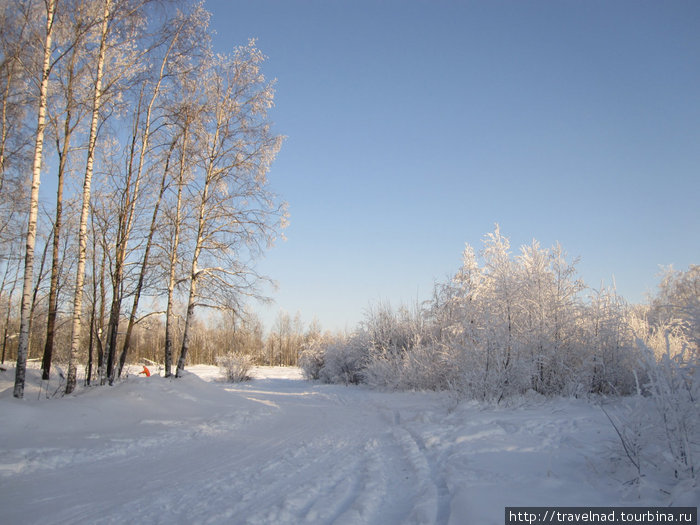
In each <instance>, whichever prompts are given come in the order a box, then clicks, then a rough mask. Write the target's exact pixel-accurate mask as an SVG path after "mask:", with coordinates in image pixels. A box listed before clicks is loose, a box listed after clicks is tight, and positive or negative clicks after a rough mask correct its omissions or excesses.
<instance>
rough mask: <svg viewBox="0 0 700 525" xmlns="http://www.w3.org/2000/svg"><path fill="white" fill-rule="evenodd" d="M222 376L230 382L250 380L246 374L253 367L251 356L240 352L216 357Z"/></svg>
mask: <svg viewBox="0 0 700 525" xmlns="http://www.w3.org/2000/svg"><path fill="white" fill-rule="evenodd" d="M216 364H217V365H219V370H220V372H221V375H222V377H224V378H225V380H226V381H228V382H230V383H239V382H241V381H248V380H250V376H249V375H248V374H249V372H250V370H251V368H252V367H253V357H252V356H250V355H247V354H241V353H236V352H233V353H229V354H226V355H222V356H219V357H217V358H216Z"/></svg>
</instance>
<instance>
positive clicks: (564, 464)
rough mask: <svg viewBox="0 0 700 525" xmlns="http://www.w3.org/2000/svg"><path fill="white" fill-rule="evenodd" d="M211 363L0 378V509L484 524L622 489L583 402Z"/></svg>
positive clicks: (37, 515)
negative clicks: (83, 379) (357, 383)
mask: <svg viewBox="0 0 700 525" xmlns="http://www.w3.org/2000/svg"><path fill="white" fill-rule="evenodd" d="M211 370H212V369H211V368H204V367H195V368H194V371H195V372H196V373H197V374H198V375H199V376H201V377H203V378H204V379H205V380H208V382H206V381H203V380H202V379H200V377H197V376H195V375H194V374H190V375H188V376H187V377H185V378H183V379H181V380H166V379H163V378H160V377H155V376H154V377H151V378H148V379H146V378H130V379H129V380H128V381H126V382H124V383H122V384H120V385H118V386H116V387H114V388H100V389H92V390H90V391H86V392H83V393H82V394H80V395H77V396H74V397H71V398H65V399H62V400H48V401H47V400H44V401H36V400H34V401H32V400H26V401H23V402H17V401H15V400H11V399H10V398H9V394H8V393H7V392H4V393H3V394H2V397H0V410H2V412H0V413H1V414H2V418H3V425H4V426H3V429H2V430H0V438H2V443H3V447H2V449H0V509H2V510H0V522H2V523H8V524H15V523H17V524H19V523H22V524H30V523H41V524H47V523H123V522H125V521H131V522H134V521H135V522H142V523H168V524H170V523H188V524H189V523H241V524H273V523H274V524H296V523H313V524H316V523H321V524H322V523H337V524H392V523H425V524H447V523H482V524H488V523H502V522H503V508H504V506H506V505H611V504H620V503H621V501H622V500H621V499H620V498H623V495H622V494H620V489H619V487H620V486H621V483H620V482H619V480H613V479H609V472H606V471H605V469H608V470H609V469H610V468H611V461H610V459H609V458H608V457H606V458H602V459H601V451H606V450H607V451H608V452H609V451H610V450H612V449H613V445H614V441H613V436H612V434H611V432H612V431H611V429H610V428H609V425H608V424H607V422H606V421H605V420H604V416H603V415H602V413H600V411H599V410H597V409H595V408H594V407H591V406H590V405H587V404H585V403H582V402H575V401H570V400H562V401H558V402H543V401H541V400H539V401H533V403H532V404H531V406H522V407H520V408H512V409H504V410H500V409H495V410H493V409H491V410H484V408H483V407H480V406H478V405H476V404H462V405H459V406H457V405H456V404H455V403H453V402H451V401H450V398H449V397H448V396H447V395H443V394H425V393H403V394H399V393H380V392H373V391H370V390H367V389H364V388H359V387H341V386H331V385H318V384H314V383H309V382H306V381H302V380H300V377H299V375H298V371H297V370H291V371H290V370H289V369H287V370H284V371H281V372H280V371H279V369H277V370H276V369H272V370H270V369H267V370H264V377H261V378H259V379H256V380H254V381H252V382H250V383H246V384H242V385H228V384H225V383H220V382H218V381H212V374H211ZM6 423H8V424H7V425H6ZM606 480H607V481H606ZM616 494H617V495H616ZM638 503H639V502H638ZM646 504H651V503H646Z"/></svg>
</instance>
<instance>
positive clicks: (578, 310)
mask: <svg viewBox="0 0 700 525" xmlns="http://www.w3.org/2000/svg"><path fill="white" fill-rule="evenodd" d="M576 263H577V260H572V259H570V258H568V257H567V255H566V253H565V252H564V250H563V248H562V247H561V246H560V245H558V244H557V245H555V246H553V247H551V248H548V249H547V248H543V247H541V246H540V244H539V243H538V242H537V241H534V240H533V241H532V243H531V244H529V245H525V246H522V247H521V248H520V251H519V253H517V254H513V253H512V251H511V247H510V241H509V239H508V238H507V237H506V236H504V235H503V234H502V233H501V231H500V229H499V228H498V226H496V228H495V230H494V231H493V232H491V233H488V234H487V235H486V236H485V237H484V239H483V244H482V248H481V249H480V250H479V251H478V252H477V251H476V250H474V248H472V247H471V246H470V245H467V246H466V248H465V250H464V253H463V256H462V265H461V267H460V268H459V270H458V271H457V272H456V273H455V274H454V276H453V277H452V278H451V279H449V280H448V281H446V282H441V283H437V284H436V286H435V288H434V293H433V297H432V299H430V300H428V301H426V302H425V303H423V304H419V305H416V306H415V307H414V308H407V307H401V308H399V309H398V310H395V309H393V308H392V307H391V306H390V305H388V304H380V305H379V306H377V307H375V308H374V309H372V310H370V311H369V312H368V313H367V315H366V317H365V320H364V321H363V322H362V323H361V324H360V325H359V326H358V327H357V328H356V330H355V331H354V332H352V333H351V334H349V335H344V336H334V337H328V336H323V335H319V337H318V338H317V339H315V340H313V341H312V342H311V344H310V345H308V346H307V347H306V348H305V350H304V353H303V354H302V356H301V359H300V364H301V366H302V368H303V369H304V371H305V373H306V375H307V377H309V378H312V379H321V380H323V381H326V382H331V383H335V382H340V383H366V384H369V385H373V386H377V387H381V388H389V389H418V390H454V391H458V392H460V393H461V394H462V395H464V396H465V397H468V398H472V399H478V400H483V401H500V400H502V399H504V398H508V397H512V396H516V395H522V394H525V393H527V392H529V391H534V392H536V393H537V394H541V395H548V396H551V395H573V396H584V395H589V394H603V395H620V394H623V395H624V394H630V393H634V392H636V391H638V389H640V388H641V387H642V386H643V384H644V383H645V381H646V379H645V378H646V376H647V375H648V373H649V367H648V366H647V364H648V359H647V358H646V355H647V353H648V351H649V350H650V351H651V352H652V354H653V357H654V359H655V360H657V361H661V360H662V358H664V356H666V357H668V358H669V359H671V360H673V361H674V362H675V363H676V364H677V365H678V366H679V367H680V369H682V370H686V371H688V370H690V371H693V373H692V374H691V376H692V377H695V376H694V374H695V372H694V371H695V370H696V369H697V367H698V363H699V361H700V266H698V265H691V266H690V267H689V268H688V270H687V271H674V270H672V269H669V270H668V271H667V273H666V274H665V275H664V277H663V279H662V281H661V283H660V285H659V291H658V293H657V294H656V295H655V296H654V297H653V298H651V300H650V302H649V304H646V305H632V304H629V303H627V302H626V301H625V300H624V298H622V297H620V296H619V295H618V294H617V293H616V292H615V290H614V289H610V288H601V289H597V290H596V289H591V288H588V287H587V286H586V285H585V283H584V282H583V280H582V279H581V278H580V277H579V276H578V271H577V269H576ZM684 373H685V372H684ZM691 383H693V384H694V385H695V386H694V387H693V388H694V389H697V387H698V385H699V384H700V382H699V381H697V379H694V380H693V381H691Z"/></svg>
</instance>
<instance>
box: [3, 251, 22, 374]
mask: <svg viewBox="0 0 700 525" xmlns="http://www.w3.org/2000/svg"><path fill="white" fill-rule="evenodd" d="M11 258H12V254H10V257H9V258H8V261H7V268H8V269H9V267H10V259H11ZM17 263H18V264H17V270H16V272H15V279H14V280H13V281H12V287H11V288H10V293H9V295H8V296H7V315H6V316H5V329H4V330H3V334H2V364H5V353H6V351H7V337H8V334H7V332H8V331H9V329H10V313H11V311H12V296H13V295H14V294H15V288H16V287H17V281H18V279H17V277H18V276H19V269H20V264H21V259H17ZM5 274H7V270H6V271H5ZM3 281H4V279H3ZM3 288H4V287H3Z"/></svg>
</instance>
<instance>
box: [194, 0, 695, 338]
mask: <svg viewBox="0 0 700 525" xmlns="http://www.w3.org/2000/svg"><path fill="white" fill-rule="evenodd" d="M206 6H207V8H208V9H209V10H210V11H211V12H212V13H213V17H212V24H211V25H212V29H214V30H215V31H216V32H217V36H216V37H215V47H216V49H217V51H219V52H227V51H230V50H232V49H233V48H234V47H235V46H237V45H241V44H244V43H245V42H246V41H247V40H248V39H249V38H256V39H257V43H258V47H259V48H260V49H261V50H262V51H263V52H264V53H265V54H266V55H267V56H268V57H269V59H268V61H267V62H266V64H265V67H264V72H265V74H266V76H268V77H269V78H276V79H277V95H276V107H275V108H274V110H273V111H272V113H271V118H272V119H273V120H274V122H275V127H276V129H277V131H278V132H279V133H281V134H284V135H286V136H287V139H286V141H285V143H284V146H283V148H282V151H281V152H280V154H279V157H278V159H277V161H276V162H275V164H274V165H273V168H272V171H271V173H270V179H271V183H272V186H273V188H274V190H275V191H276V192H277V193H279V194H280V195H281V196H282V197H283V198H284V199H285V200H286V201H288V202H289V209H290V213H291V222H290V226H289V227H288V228H287V230H286V236H287V241H286V242H280V243H278V244H277V245H276V246H275V247H274V248H273V249H272V250H270V251H269V252H268V253H267V255H266V257H265V259H264V260H262V261H261V262H260V269H261V271H264V272H266V273H267V274H269V275H270V276H271V277H273V278H274V279H275V280H277V282H278V284H279V288H278V290H277V291H276V292H274V293H272V296H273V298H274V299H275V301H276V304H275V305H274V306H273V307H271V308H269V309H266V308H260V309H259V310H260V312H261V314H262V316H263V318H264V319H265V320H266V321H267V322H270V320H271V319H273V318H274V316H275V315H276V313H277V311H278V310H279V309H283V310H286V311H288V312H290V313H291V314H294V313H295V312H297V311H299V312H300V313H301V316H302V318H303V319H304V320H305V321H310V320H311V319H312V318H313V317H314V316H316V317H317V318H318V320H319V321H320V322H321V324H322V326H323V327H324V328H328V329H343V328H346V327H347V328H350V329H351V328H353V327H354V326H355V324H356V323H357V322H358V321H359V320H360V319H361V318H362V316H363V313H364V311H365V310H366V308H367V307H368V306H369V305H370V304H373V303H376V302H377V301H379V300H388V301H391V302H392V303H393V304H395V305H396V304H399V303H401V302H413V301H415V300H416V299H419V300H422V299H425V298H427V297H428V296H429V295H430V292H431V290H432V285H433V283H434V282H435V280H443V279H445V278H447V277H448V275H450V274H452V273H454V271H456V269H457V268H458V267H459V265H460V261H461V252H462V249H463V247H464V243H465V242H467V243H469V244H471V245H472V246H474V247H475V248H479V247H480V245H481V239H482V237H483V236H484V234H486V233H487V232H489V231H492V230H493V225H494V223H496V222H498V223H499V224H500V225H501V230H502V232H503V233H504V234H505V235H507V236H508V237H509V238H510V240H511V244H512V246H513V248H514V251H517V250H518V249H519V246H520V245H522V244H528V243H529V242H530V241H531V240H532V239H533V238H535V239H537V240H538V241H540V243H541V244H542V245H543V246H551V245H552V244H553V243H554V242H556V241H559V242H560V243H561V244H562V246H563V247H564V248H565V250H566V251H567V252H568V253H569V255H570V256H572V257H574V256H580V257H581V262H580V263H579V265H578V268H579V273H580V276H581V277H582V278H583V279H584V280H585V281H586V283H587V284H589V285H592V286H594V287H597V286H599V285H600V283H601V282H604V283H605V284H606V285H609V284H611V283H612V282H613V279H614V281H615V283H616V286H617V290H618V292H619V293H620V294H621V295H623V296H624V297H626V298H627V299H628V300H630V301H633V302H637V301H642V300H644V297H645V293H646V292H649V291H652V290H653V289H654V287H655V286H656V283H657V280H658V279H657V275H658V272H659V265H668V264H673V265H674V266H675V267H676V268H679V269H685V268H687V267H688V265H689V264H697V263H700V206H698V199H699V198H700V3H698V2H697V1H687V2H683V1H669V2H657V1H639V0H635V1H623V0H620V1H615V2H609V1H595V0H594V1H590V0H586V1H580V2H574V1H564V0H562V1H551V2H542V1H533V2H522V1H486V0H484V1H469V2H467V1H450V2H448V1H433V2H429V1H427V0H424V1H412V0H406V1H392V0H386V1H384V0H382V1H380V0H377V1H371V2H370V1H357V0H355V1H333V0H328V1H292V0H256V1H232V0H207V3H206Z"/></svg>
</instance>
